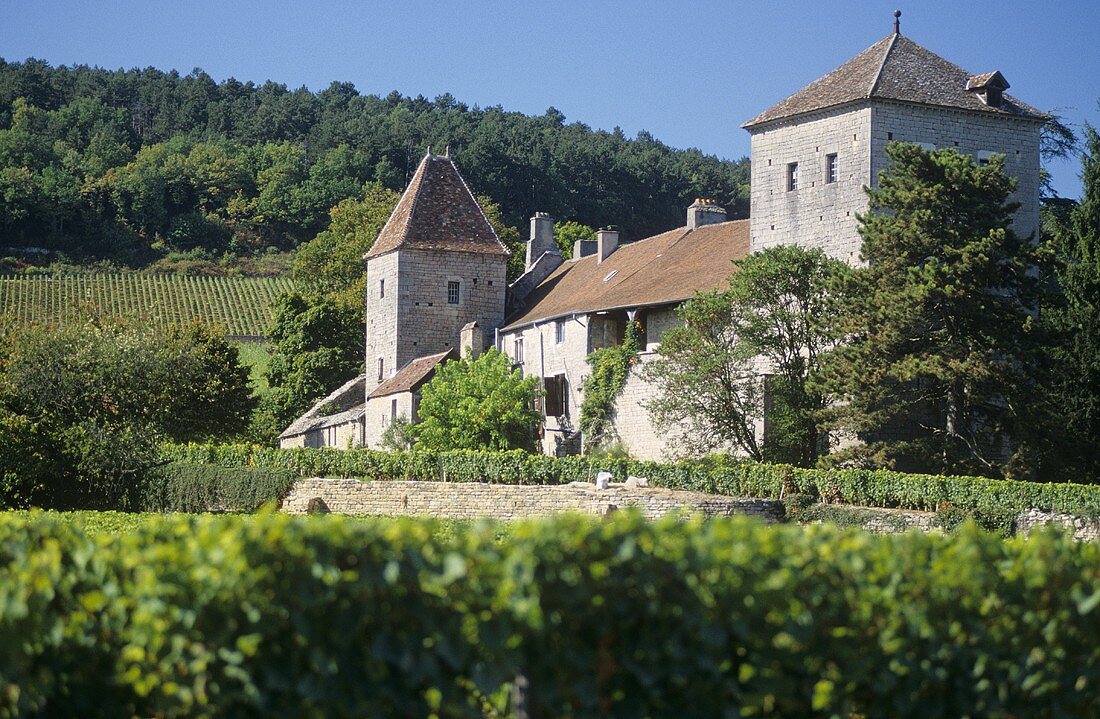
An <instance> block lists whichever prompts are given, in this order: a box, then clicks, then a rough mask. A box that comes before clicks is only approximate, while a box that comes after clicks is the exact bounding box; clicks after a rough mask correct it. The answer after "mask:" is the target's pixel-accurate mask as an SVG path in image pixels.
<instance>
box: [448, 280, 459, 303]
mask: <svg viewBox="0 0 1100 719" xmlns="http://www.w3.org/2000/svg"><path fill="white" fill-rule="evenodd" d="M447 304H449V305H457V304H458V283H457V282H448V283H447Z"/></svg>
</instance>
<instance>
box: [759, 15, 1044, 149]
mask: <svg viewBox="0 0 1100 719" xmlns="http://www.w3.org/2000/svg"><path fill="white" fill-rule="evenodd" d="M985 75H988V76H989V77H992V73H985ZM971 77H974V75H973V73H969V72H967V71H966V70H963V69H962V68H961V67H959V66H958V65H955V64H953V63H951V62H948V61H947V60H945V59H943V58H942V57H940V56H939V55H937V54H936V53H934V52H932V51H931V50H928V49H926V48H924V47H922V46H920V45H918V44H917V43H915V42H913V41H912V40H910V39H909V38H907V37H904V36H903V35H899V34H893V35H890V36H888V37H885V38H883V39H882V40H879V41H878V42H876V43H875V44H874V45H872V46H871V47H869V48H867V49H866V50H864V51H863V52H861V53H860V54H858V55H856V56H855V57H854V58H852V59H851V60H849V61H848V62H846V63H844V64H843V65H841V66H840V67H838V68H837V69H835V70H833V71H832V72H830V73H829V74H827V75H824V76H823V77H821V78H819V79H817V80H815V81H814V82H812V83H810V84H809V85H807V86H806V87H804V88H802V89H801V90H799V91H798V92H796V93H795V94H793V95H791V96H790V97H788V98H787V99H786V100H783V101H781V102H779V103H777V104H775V105H773V106H772V107H770V108H768V109H767V110H765V111H764V112H762V113H760V114H759V115H757V116H756V117H754V118H753V119H751V120H749V121H748V122H746V123H745V124H744V125H742V127H744V128H752V127H755V126H757V125H762V124H764V123H768V122H774V121H775V120H781V119H785V118H789V117H795V116H797V115H804V114H806V113H810V112H816V111H818V110H824V109H826V108H830V107H837V106H840V105H847V104H850V103H854V102H859V101H864V100H871V99H880V100H898V101H902V102H915V103H921V104H925V105H938V106H940V107H952V108H957V109H960V110H972V111H975V112H985V113H993V114H998V115H1009V116H1015V117H1022V118H1030V119H1034V120H1044V119H1046V117H1047V116H1046V115H1045V114H1044V113H1042V112H1040V111H1039V110H1036V109H1035V108H1034V107H1032V106H1031V105H1028V104H1027V103H1024V102H1021V101H1020V100H1017V99H1015V98H1013V97H1011V96H1009V95H1005V96H1004V99H1003V101H1002V103H1001V104H1000V105H999V106H998V107H991V106H989V105H986V104H985V103H984V102H982V100H981V98H979V97H978V96H977V95H976V94H975V93H973V92H968V91H967V89H966V88H967V81H968V80H969V79H970V78H971Z"/></svg>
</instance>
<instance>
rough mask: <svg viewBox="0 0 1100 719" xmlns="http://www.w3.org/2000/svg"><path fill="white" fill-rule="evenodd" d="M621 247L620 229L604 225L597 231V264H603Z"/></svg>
mask: <svg viewBox="0 0 1100 719" xmlns="http://www.w3.org/2000/svg"><path fill="white" fill-rule="evenodd" d="M618 247H619V230H618V229H616V228H615V227H613V226H612V227H604V228H601V229H600V230H598V231H597V232H596V257H597V259H596V264H602V263H603V261H604V260H606V259H607V258H608V257H609V256H610V255H611V253H612V252H614V251H615V250H616V249H618Z"/></svg>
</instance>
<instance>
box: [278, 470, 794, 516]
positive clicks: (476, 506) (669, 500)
mask: <svg viewBox="0 0 1100 719" xmlns="http://www.w3.org/2000/svg"><path fill="white" fill-rule="evenodd" d="M317 499H319V500H320V502H323V508H324V510H327V511H329V512H336V513H340V514H364V515H409V516H421V517H438V518H446V519H475V518H482V517H484V518H490V519H522V518H524V517H541V516H546V515H551V514H559V513H561V512H582V513H587V514H595V515H604V514H607V513H609V512H612V511H614V510H616V509H620V508H626V507H636V508H638V509H640V510H641V511H642V514H643V515H645V517H646V518H647V519H657V518H658V517H662V516H664V515H666V514H669V513H670V512H676V511H680V510H686V511H689V512H701V513H703V514H706V515H708V516H724V515H732V514H745V515H752V516H756V517H761V518H762V519H764V520H765V521H768V522H777V521H780V520H782V519H783V517H784V510H783V504H782V503H781V502H778V501H775V500H770V499H741V498H737V497H722V496H715V495H710V494H702V493H699V492H685V491H678V490H670V489H659V488H643V487H635V486H627V485H626V484H611V485H610V486H609V487H608V488H607V489H603V490H598V489H596V487H595V485H593V484H588V483H585V482H574V483H572V484H566V485H558V486H553V485H551V486H547V485H511V484H482V483H477V482H412V481H391V480H383V481H362V480H358V479H321V478H316V479H303V480H300V481H298V482H297V483H295V485H294V487H292V488H291V490H290V493H289V494H288V495H287V496H286V497H285V498H284V499H283V504H282V507H283V510H284V511H286V512H289V513H292V514H302V513H305V512H307V511H309V510H310V502H311V500H317ZM313 503H314V505H317V504H318V503H317V502H316V501H314V502H313Z"/></svg>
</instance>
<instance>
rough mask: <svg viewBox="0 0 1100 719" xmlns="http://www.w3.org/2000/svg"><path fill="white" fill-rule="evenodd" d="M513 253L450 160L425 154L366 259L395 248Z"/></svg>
mask: <svg viewBox="0 0 1100 719" xmlns="http://www.w3.org/2000/svg"><path fill="white" fill-rule="evenodd" d="M399 248H401V249H418V250H452V251H457V252H479V253H483V254H493V255H508V254H510V252H509V250H508V248H507V247H505V246H504V243H503V242H501V241H500V238H499V237H497V233H496V231H495V230H494V229H493V227H492V225H490V224H489V220H488V219H486V217H485V213H484V212H482V211H481V207H480V206H478V204H477V200H475V199H474V196H473V193H471V192H470V188H469V187H468V186H467V185H466V181H465V180H464V179H462V175H461V174H459V172H458V168H457V167H455V164H454V162H453V161H452V160H451V159H450V158H449V157H440V156H438V155H431V154H428V155H425V156H424V159H423V160H421V161H420V166H419V167H417V168H416V174H414V175H413V178H412V181H411V182H410V183H409V186H408V187H407V188H405V193H404V194H403V195H401V199H400V200H398V202H397V206H396V207H394V209H393V214H391V215H390V218H389V220H387V221H386V225H385V226H384V227H383V228H382V231H381V232H379V233H378V238H377V239H376V240H375V241H374V245H373V246H372V247H371V248H370V251H368V252H367V254H366V257H367V258H370V257H377V256H378V255H381V254H385V253H387V252H391V251H393V250H396V249H399Z"/></svg>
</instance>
